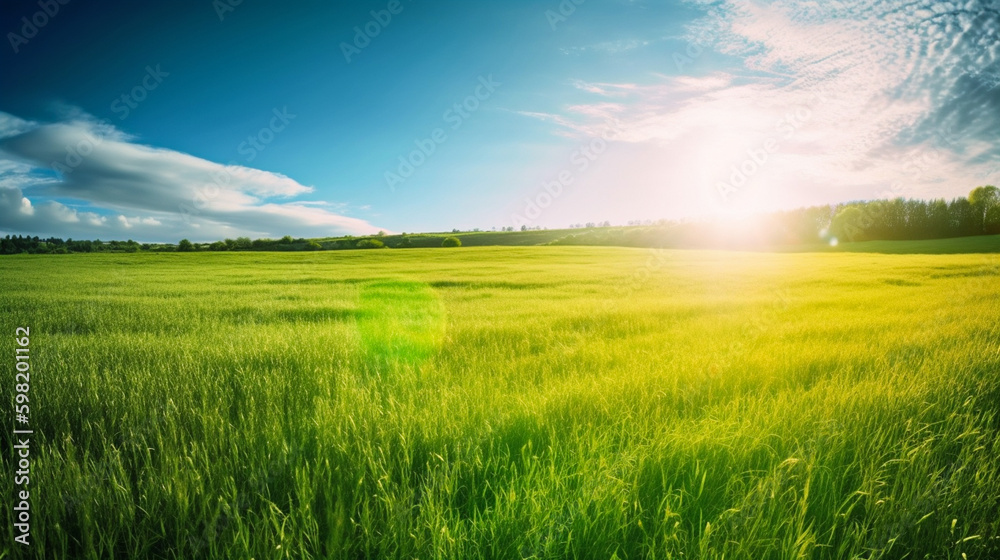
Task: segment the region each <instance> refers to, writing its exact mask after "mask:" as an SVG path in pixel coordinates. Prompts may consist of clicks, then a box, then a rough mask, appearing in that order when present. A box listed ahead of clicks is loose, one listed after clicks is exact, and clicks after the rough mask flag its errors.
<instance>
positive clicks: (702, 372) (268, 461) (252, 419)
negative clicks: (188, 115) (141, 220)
mask: <svg viewBox="0 0 1000 560" xmlns="http://www.w3.org/2000/svg"><path fill="white" fill-rule="evenodd" d="M0 271H2V275H0V286H2V293H0V308H2V309H3V317H4V329H5V330H6V331H7V332H8V333H9V334H11V335H12V334H13V330H14V327H15V326H20V325H30V326H31V328H32V335H33V336H32V352H33V357H32V360H33V361H32V371H33V374H32V388H31V391H32V403H33V404H32V427H33V428H34V429H35V430H36V435H35V440H33V441H34V444H33V450H32V453H33V455H32V459H33V463H32V468H33V469H34V471H33V475H32V489H33V494H32V495H33V497H34V500H35V501H34V503H33V508H34V511H35V512H36V517H35V518H34V519H35V520H34V523H33V525H32V537H33V545H32V547H31V549H30V551H29V552H30V554H32V555H34V556H35V557H39V558H41V557H45V558H109V557H122V558H125V557H129V558H145V557H150V558H200V557H205V558H250V557H253V558H257V559H263V558H327V557H331V558H386V557H388V558H480V557H481V558H530V557H534V558H572V557H575V558H612V557H614V556H616V555H617V557H619V558H720V559H721V558H727V559H736V558H747V559H755V560H756V559H769V558H774V559H784V558H903V557H907V558H925V557H928V558H962V555H963V553H965V554H966V555H967V557H968V558H970V559H971V558H989V557H996V556H998V555H1000V540H998V535H1000V520H998V518H997V515H996V511H1000V458H998V451H1000V450H998V449H997V437H998V435H1000V416H998V402H1000V326H998V318H1000V297H998V296H1000V272H998V269H997V259H996V257H995V256H989V255H975V254H972V255H936V256H930V255H878V254H836V253H829V254H765V253H757V254H750V253H726V252H685V251H676V252H675V251H671V252H662V251H649V250H641V249H621V248H580V247H537V248H511V247H508V248H473V249H449V250H408V251H374V252H372V251H369V252H351V251H345V252H336V253H312V254H289V253H282V254H257V253H252V254H248V253H244V254H187V255H174V254H153V255H147V254H139V255H67V256H57V257H42V256H38V257H34V256H16V257H9V258H4V259H2V260H0ZM12 339H13V337H12V336H8V337H5V338H4V339H3V343H2V344H0V353H2V355H6V356H12V355H13V341H12ZM0 391H2V395H3V398H4V401H5V402H8V403H9V402H10V401H11V400H12V394H13V388H12V385H11V382H7V383H5V384H4V386H3V387H2V389H0ZM10 437H11V436H10V433H9V431H5V432H4V433H3V435H2V436H0V438H2V440H3V445H4V448H5V449H10V444H11V442H10V440H9V438H10ZM10 461H11V459H10V455H9V454H7V453H5V454H4V455H3V469H4V472H7V473H10V472H12V471H13V469H12V463H11V462H10ZM0 487H2V488H3V491H4V493H5V495H8V496H9V495H11V492H12V482H11V478H10V477H3V478H2V484H0ZM3 515H4V521H5V526H6V527H8V529H9V530H11V529H10V528H11V522H10V517H9V515H10V510H9V508H4V514H3ZM12 534H13V533H11V535H12ZM8 542H12V536H11V538H10V539H8ZM14 552H23V551H17V550H14V551H12V552H11V554H13V553H14ZM3 555H4V553H3V552H2V550H0V556H3Z"/></svg>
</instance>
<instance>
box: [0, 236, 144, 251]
mask: <svg viewBox="0 0 1000 560" xmlns="http://www.w3.org/2000/svg"><path fill="white" fill-rule="evenodd" d="M153 248H154V245H152V244H149V243H146V244H140V243H137V242H135V241H132V240H131V239H129V240H128V241H101V240H100V239H95V240H93V241H90V240H84V241H78V240H73V239H67V240H65V241H63V240H62V239H60V238H58V237H49V238H45V239H42V238H39V237H38V236H37V235H36V236H35V237H30V236H27V235H25V236H21V235H7V236H6V237H4V238H3V239H0V255H14V254H17V253H33V254H47V253H53V254H65V253H136V252H138V251H140V250H146V251H149V250H152V249H153Z"/></svg>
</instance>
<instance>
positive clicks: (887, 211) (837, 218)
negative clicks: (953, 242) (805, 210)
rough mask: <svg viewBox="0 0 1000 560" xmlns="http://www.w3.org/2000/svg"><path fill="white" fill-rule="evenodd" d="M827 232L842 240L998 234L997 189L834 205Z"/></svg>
mask: <svg viewBox="0 0 1000 560" xmlns="http://www.w3.org/2000/svg"><path fill="white" fill-rule="evenodd" d="M829 233H830V234H831V235H833V236H835V237H837V238H838V239H840V240H845V241H870V240H895V239H940V238H945V237H965V236H969V235H993V234H1000V190H998V189H997V188H996V187H994V186H991V185H987V186H982V187H977V188H975V189H973V190H972V192H970V193H969V196H968V197H959V198H955V199H952V200H951V201H946V200H944V199H940V198H939V199H935V200H929V201H925V200H913V199H903V198H897V199H894V200H875V201H870V202H850V203H847V204H841V205H839V206H837V207H836V208H835V209H834V211H833V215H832V216H831V218H830V227H829Z"/></svg>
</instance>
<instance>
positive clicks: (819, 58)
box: [524, 0, 1000, 205]
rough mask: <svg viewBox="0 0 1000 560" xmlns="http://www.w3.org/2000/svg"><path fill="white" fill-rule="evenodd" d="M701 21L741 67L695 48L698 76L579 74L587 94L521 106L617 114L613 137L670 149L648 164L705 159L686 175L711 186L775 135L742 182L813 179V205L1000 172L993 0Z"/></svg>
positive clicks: (795, 8)
mask: <svg viewBox="0 0 1000 560" xmlns="http://www.w3.org/2000/svg"><path fill="white" fill-rule="evenodd" d="M695 3H698V2H695ZM702 4H706V6H708V4H707V3H702ZM705 28H710V29H712V30H713V31H712V36H713V37H714V42H713V43H711V44H710V45H708V46H707V48H710V49H713V50H715V51H716V52H718V53H721V54H723V55H728V56H731V57H734V59H735V60H739V61H741V64H739V65H736V66H730V67H723V66H718V65H715V66H711V65H708V64H707V63H705V61H701V66H697V67H696V69H697V75H689V76H662V75H658V76H655V77H653V78H652V79H650V80H648V81H646V82H645V83H641V84H636V83H619V84H616V83H587V82H578V83H576V84H574V85H575V87H576V88H577V89H578V90H581V91H583V92H587V93H589V94H593V96H595V99H594V100H593V101H592V102H589V103H585V104H575V105H572V106H567V107H564V109H563V110H562V111H560V112H557V113H551V112H550V113H545V114H537V113H535V114H532V113H524V114H526V115H529V116H534V117H536V118H541V119H544V120H546V121H549V122H552V123H554V124H557V125H559V129H558V130H559V132H560V133H561V134H567V133H569V134H576V135H580V136H593V135H596V134H597V133H598V132H599V131H600V130H601V129H602V128H603V127H606V126H607V125H606V122H607V121H608V120H609V119H612V118H613V119H615V120H616V121H617V122H618V125H617V126H618V128H619V129H620V134H619V135H618V136H617V137H616V138H617V139H618V140H619V141H623V142H628V143H649V144H652V145H655V146H660V147H661V148H662V152H661V156H660V157H659V158H658V160H657V161H654V162H647V164H648V165H650V166H662V167H668V166H675V167H690V166H696V165H697V166H701V167H702V168H703V170H702V171H700V172H698V173H696V174H697V175H699V176H700V177H702V180H701V181H700V182H699V183H697V184H696V185H690V184H688V185H685V188H691V187H697V188H699V189H702V190H704V191H706V192H711V191H713V190H714V189H715V186H716V185H717V183H718V181H719V180H721V179H722V178H724V177H726V176H727V175H729V174H730V172H731V170H732V169H733V167H734V166H738V165H739V163H740V161H741V160H743V159H744V158H746V157H747V156H746V154H747V150H752V149H758V148H759V147H760V146H761V145H762V144H763V143H764V142H765V141H766V140H767V139H773V140H774V141H775V143H776V145H777V150H776V151H775V152H774V153H773V154H772V155H771V156H770V159H769V160H768V162H767V164H766V166H764V167H762V169H761V171H760V173H758V174H756V175H755V176H754V177H752V178H751V180H750V181H749V182H748V183H749V184H753V185H754V188H755V189H756V190H757V192H758V193H759V194H762V195H763V194H765V193H766V197H767V198H768V200H769V201H770V202H772V203H774V204H776V205H781V204H782V203H781V200H780V197H781V196H782V193H785V194H787V193H790V192H793V191H796V190H797V191H799V194H798V195H796V197H795V200H796V201H797V202H800V201H803V200H804V199H803V197H802V196H801V194H802V191H803V190H804V189H813V191H812V194H811V197H812V200H813V201H815V202H819V201H824V200H825V201H833V200H841V199H843V198H845V197H847V196H848V195H850V196H856V195H858V194H859V193H863V194H864V196H870V197H875V196H897V195H899V196H953V195H957V194H959V193H964V192H967V191H968V190H969V189H970V188H971V187H972V186H975V184H979V183H982V182H986V181H989V180H993V181H996V180H997V179H998V178H997V176H996V175H995V171H996V169H997V168H996V167H995V166H996V164H997V163H998V162H1000V144H997V143H996V136H997V130H1000V89H998V86H1000V78H998V77H1000V37H998V31H1000V12H998V11H997V7H996V5H995V3H991V2H985V1H978V0H970V1H966V2H961V3H958V2H941V1H937V0H917V1H909V0H908V1H905V2H904V1H892V2H875V1H872V0H845V1H840V0H834V1H831V2H798V1H792V0H776V1H773V2H756V1H752V0H750V1H747V0H723V1H722V2H713V3H711V15H710V16H707V17H706V18H705V19H704V20H702V21H700V22H697V24H696V25H692V29H702V30H703V29H705ZM702 35H703V34H702ZM688 40H690V41H691V42H699V44H700V42H701V40H702V39H701V37H695V36H694V35H693V34H692V36H691V37H689V38H688ZM692 151H696V152H699V153H700V155H698V156H697V157H692ZM675 154H683V156H682V157H675ZM704 169H710V170H711V171H708V172H705V171H704ZM691 175H692V174H690V173H687V174H684V177H685V178H686V179H688V180H689V179H690V177H691ZM664 188H670V187H669V186H665V187H664ZM748 190H749V189H748Z"/></svg>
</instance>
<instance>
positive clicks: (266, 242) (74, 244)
mask: <svg viewBox="0 0 1000 560" xmlns="http://www.w3.org/2000/svg"><path fill="white" fill-rule="evenodd" d="M767 222H768V225H767V230H768V231H767V232H766V237H767V238H768V239H767V240H768V241H769V242H774V243H814V242H816V240H817V238H824V239H829V240H833V239H834V238H835V239H837V240H838V241H869V240H900V239H938V238H946V237H962V236H969V235H992V234H1000V189H997V188H996V187H994V186H989V185H987V186H982V187H977V188H975V189H973V190H972V192H970V193H969V196H968V197H959V198H955V199H952V200H950V201H946V200H944V199H935V200H915V199H903V198H897V199H894V200H874V201H856V202H848V203H844V204H839V205H834V206H829V205H827V206H813V207H810V208H802V209H799V210H793V211H789V212H779V213H775V214H772V215H770V216H768V220H767ZM610 225H611V224H610V223H609V222H603V223H599V224H598V223H588V224H574V226H573V227H576V228H580V227H582V228H587V229H593V228H610ZM629 225H630V226H636V225H639V223H633V222H630V223H629ZM644 225H651V224H649V223H645V224H644ZM655 225H656V226H657V228H656V229H663V228H666V229H671V230H676V231H678V232H683V233H684V235H683V236H682V237H683V238H684V240H685V241H684V243H685V244H692V243H693V244H698V243H708V244H711V243H712V242H713V239H712V231H711V226H710V225H707V224H690V223H688V224H670V223H666V222H663V221H658V222H655ZM528 229H541V228H539V227H535V228H527V227H526V226H522V227H521V230H522V231H526V230H528ZM503 230H504V231H513V230H514V228H513V227H508V228H504V229H503ZM455 232H456V233H457V231H455ZM602 235H603V236H604V237H602V239H603V238H607V240H608V243H609V244H615V243H617V242H615V240H616V239H618V238H619V237H621V235H619V234H612V233H608V234H602ZM622 235H624V234H622ZM570 237H574V239H577V241H579V242H580V243H584V244H586V243H589V242H591V241H593V240H594V239H596V237H595V236H594V235H584V236H581V235H576V236H570ZM598 237H599V236H598ZM592 238H593V239H592ZM456 241H459V240H458V238H454V237H453V238H450V239H449V240H448V245H452V246H454V245H453V244H454V242H456ZM636 243H645V241H643V240H641V239H635V240H633V241H631V242H630V244H636ZM599 244H603V243H599ZM413 246H414V243H413V241H412V240H411V239H410V238H409V237H408V236H407V235H406V234H405V233H404V234H402V235H393V236H387V235H386V234H385V232H379V233H378V234H376V235H374V236H369V237H363V238H353V237H351V236H347V237H343V238H340V239H334V240H327V241H323V243H318V242H317V241H315V240H308V239H303V238H298V239H294V238H292V237H291V236H290V235H286V236H285V237H282V238H281V239H255V240H251V239H250V238H249V237H237V238H236V239H225V240H223V241H216V242H214V243H192V242H191V241H189V240H187V239H182V240H181V241H180V243H178V244H177V246H176V247H175V246H173V245H169V244H148V243H144V244H139V243H137V242H135V241H132V240H131V239H130V240H128V241H101V240H99V239H98V240H94V241H74V240H72V239H67V240H65V241H63V240H62V239H60V238H57V237H50V238H47V239H40V238H39V237H37V236H35V237H28V236H21V235H17V236H12V235H8V236H6V237H4V238H3V239H0V254H4V255H10V254H15V253H104V252H114V253H134V252H137V251H140V250H143V251H175V250H176V251H182V252H186V251H320V250H330V249H333V250H336V249H379V248H383V247H393V248H407V247H413ZM421 246H427V245H426V242H421ZM446 246H447V245H446Z"/></svg>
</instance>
